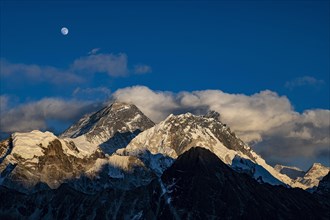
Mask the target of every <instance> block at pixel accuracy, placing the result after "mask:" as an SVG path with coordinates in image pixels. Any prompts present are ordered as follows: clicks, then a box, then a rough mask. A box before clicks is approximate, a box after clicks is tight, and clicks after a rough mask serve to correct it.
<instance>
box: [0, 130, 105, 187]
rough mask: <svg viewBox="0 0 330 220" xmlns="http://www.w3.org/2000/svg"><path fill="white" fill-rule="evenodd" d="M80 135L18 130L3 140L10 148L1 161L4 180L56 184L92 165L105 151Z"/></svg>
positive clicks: (20, 183) (32, 184)
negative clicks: (77, 136)
mask: <svg viewBox="0 0 330 220" xmlns="http://www.w3.org/2000/svg"><path fill="white" fill-rule="evenodd" d="M87 143H88V142H86V141H85V142H84V141H83V140H81V138H77V139H71V138H66V139H60V138H58V137H56V136H55V135H54V134H53V133H51V132H41V131H37V130H34V131H31V132H26V133H19V132H16V133H14V134H12V135H11V138H10V139H9V140H6V141H5V142H3V145H7V146H8V147H7V148H8V150H7V153H6V154H5V156H4V157H3V158H2V161H1V163H0V173H1V184H4V185H6V186H9V187H13V188H22V190H23V189H28V190H29V189H32V188H34V187H35V186H36V185H38V184H40V183H46V184H47V185H48V186H49V187H51V188H57V187H58V186H59V185H60V184H61V183H62V182H64V181H65V180H68V179H71V178H74V177H77V176H79V175H81V174H82V173H83V172H84V170H85V169H87V168H88V167H91V166H93V164H94V160H95V159H96V158H97V157H102V155H103V154H102V152H101V151H100V150H99V149H98V147H97V146H96V145H92V144H89V143H88V146H87Z"/></svg>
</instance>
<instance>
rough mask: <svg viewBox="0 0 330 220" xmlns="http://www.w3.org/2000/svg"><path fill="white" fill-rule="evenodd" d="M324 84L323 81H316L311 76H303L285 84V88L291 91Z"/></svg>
mask: <svg viewBox="0 0 330 220" xmlns="http://www.w3.org/2000/svg"><path fill="white" fill-rule="evenodd" d="M324 83H325V82H324V81H323V80H319V79H316V78H314V77H312V76H303V77H298V78H295V79H293V80H291V81H288V82H286V83H285V87H286V88H289V89H293V88H295V87H300V86H307V85H309V86H320V85H323V84H324Z"/></svg>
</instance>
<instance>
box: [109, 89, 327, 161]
mask: <svg viewBox="0 0 330 220" xmlns="http://www.w3.org/2000/svg"><path fill="white" fill-rule="evenodd" d="M113 97H114V98H115V99H118V100H122V101H126V102H131V103H134V104H136V105H137V106H138V107H139V108H140V109H141V110H142V111H143V112H144V113H145V114H146V115H147V116H148V117H150V118H151V119H152V120H154V121H155V122H159V121H161V120H163V119H164V118H166V117H167V116H168V115H169V114H170V113H182V112H186V111H190V112H192V113H197V114H198V113H200V114H204V113H206V111H207V110H215V111H217V112H219V113H220V115H221V120H222V121H223V122H224V123H226V124H228V125H229V126H230V127H231V129H232V130H233V131H235V133H236V134H237V135H238V136H239V137H241V138H242V139H243V140H244V141H246V142H248V143H250V144H255V146H256V148H257V149H258V151H259V152H261V153H262V155H264V156H265V157H266V159H267V158H268V159H276V160H278V159H279V158H281V157H297V156H301V157H310V158H313V157H316V156H317V155H320V154H322V153H321V152H328V151H329V145H330V138H329V133H330V111H329V110H324V109H323V110H321V109H320V110H306V111H305V112H303V113H298V112H296V111H294V110H293V107H292V105H291V103H290V101H289V100H288V98H287V97H285V96H279V95H278V94H277V93H275V92H272V91H269V90H265V91H261V92H259V93H256V94H253V95H250V96H248V95H244V94H229V93H224V92H222V91H220V90H203V91H193V92H179V93H171V92H162V91H153V90H151V89H149V88H147V87H144V86H134V87H128V88H124V89H119V90H117V91H116V92H115V93H114V94H113ZM314 159H315V158H314Z"/></svg>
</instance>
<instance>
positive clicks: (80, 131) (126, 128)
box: [60, 102, 155, 154]
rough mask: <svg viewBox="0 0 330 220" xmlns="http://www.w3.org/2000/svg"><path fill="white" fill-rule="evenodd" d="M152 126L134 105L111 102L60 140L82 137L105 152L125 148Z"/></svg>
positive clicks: (64, 134)
mask: <svg viewBox="0 0 330 220" xmlns="http://www.w3.org/2000/svg"><path fill="white" fill-rule="evenodd" d="M154 125H155V124H154V122H152V121H151V120H150V119H149V118H148V117H147V116H145V115H144V114H143V113H142V112H141V111H140V110H139V109H138V108H137V107H136V106H135V105H132V104H127V103H120V102H114V103H112V104H110V105H108V106H106V107H104V108H103V109H101V110H99V111H98V112H95V113H93V114H90V115H86V116H84V117H83V118H81V119H80V120H79V121H78V122H77V123H75V124H74V125H72V126H71V127H70V128H68V129H67V130H66V131H64V132H63V134H61V135H60V137H61V138H76V137H79V136H82V135H83V136H85V137H86V140H87V141H88V142H91V143H93V144H98V145H100V146H101V147H102V148H103V151H105V152H106V153H109V154H111V153H113V152H114V151H115V150H116V149H119V148H123V147H126V145H127V144H128V143H129V142H130V141H131V140H132V139H133V138H134V137H135V136H136V135H138V134H139V133H140V132H141V131H144V130H146V129H148V128H151V127H153V126H154Z"/></svg>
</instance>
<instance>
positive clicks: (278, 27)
mask: <svg viewBox="0 0 330 220" xmlns="http://www.w3.org/2000/svg"><path fill="white" fill-rule="evenodd" d="M0 4H1V15H0V16H1V19H0V22H1V32H0V40H1V41H0V57H1V66H0V67H1V69H0V70H1V75H0V76H1V84H0V92H1V95H2V96H3V97H5V98H3V99H2V100H6V102H4V101H3V102H2V106H0V107H1V108H2V114H3V115H5V113H6V112H8V111H10V110H12V109H15V108H18V106H23V105H24V104H29V103H31V102H32V103H33V102H34V103H35V102H38V101H40V100H43V99H45V98H54V97H55V98H57V99H61V100H62V99H63V100H75V101H77V100H78V101H81V102H83V101H93V100H94V101H100V100H101V101H102V100H104V99H105V98H106V97H109V96H112V94H113V93H114V92H115V91H117V90H118V89H121V88H126V87H130V86H135V85H143V86H146V87H147V88H149V89H151V90H152V91H170V92H172V93H175V94H178V93H180V92H181V91H187V92H192V91H196V90H209V89H213V90H221V91H223V92H224V93H228V94H244V95H246V96H249V97H250V96H253V94H256V93H259V92H260V91H264V90H270V91H273V92H275V93H276V94H277V95H278V97H287V99H288V100H289V102H290V108H292V111H293V112H295V113H297V114H303V112H304V111H306V110H309V109H323V110H328V109H329V90H330V87H329V60H330V53H329V50H330V48H329V41H330V39H329V26H330V25H329V20H330V19H329V14H330V12H329V8H330V6H329V1H181V2H176V1H120V2H119V1H118V2H117V1H110V2H108V1H8V0H5V1H1V3H0ZM63 26H65V27H67V28H68V29H69V34H68V35H66V36H64V35H62V34H61V33H60V29H61V28H62V27H63ZM96 48H99V50H94V53H89V52H91V51H92V50H93V49H96ZM32 65H33V66H32ZM100 66H104V67H100ZM8 100H10V101H8ZM4 103H6V106H5V104H4ZM22 108H24V106H23V107H22ZM4 112H5V113H4ZM77 117H78V116H77ZM66 119H67V118H66V117H60V119H59V120H58V118H56V117H55V119H53V118H47V117H46V118H45V120H46V121H47V123H50V124H51V126H49V125H48V127H47V126H46V127H45V126H44V127H42V126H41V127H40V126H36V129H42V128H44V129H45V128H49V127H51V128H52V129H55V130H56V129H57V131H59V130H61V129H63V127H65V126H67V125H68V124H69V123H71V122H72V120H73V118H69V119H70V120H69V119H68V120H67V121H66ZM74 119H76V118H74ZM2 127H4V124H3V125H2ZM326 129H328V127H327V126H326ZM2 130H5V129H3V128H2Z"/></svg>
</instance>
